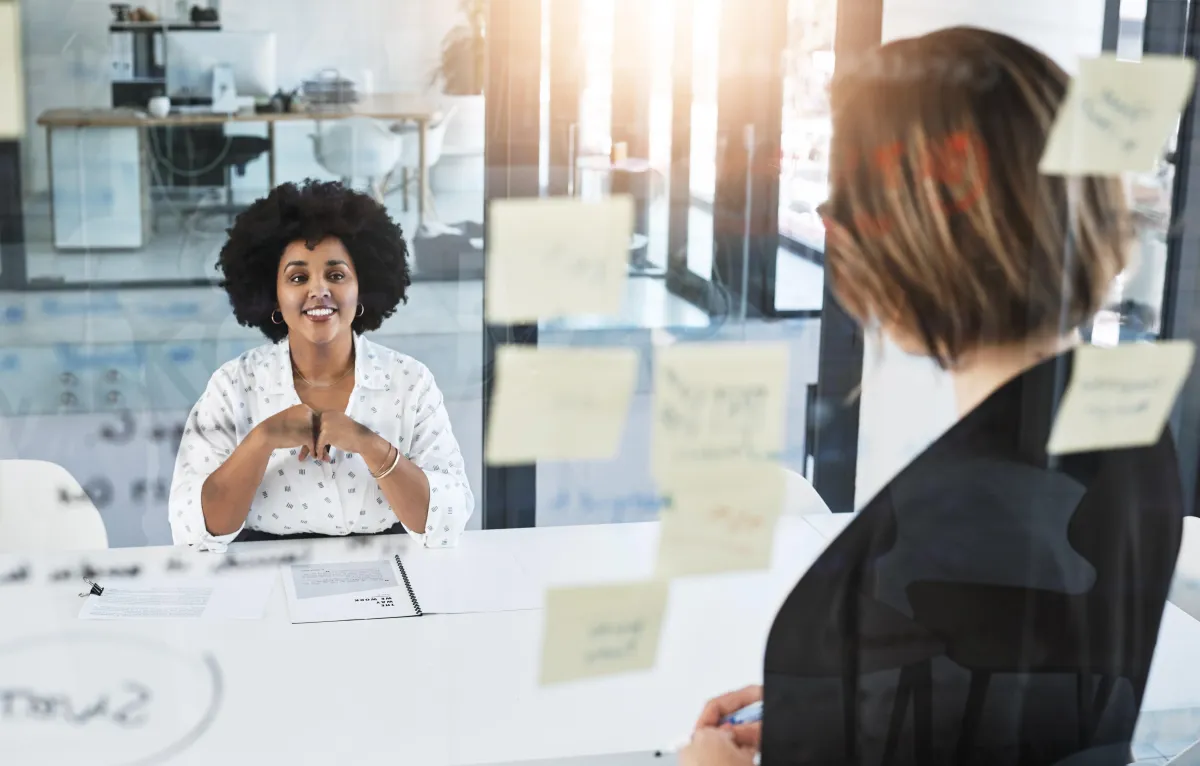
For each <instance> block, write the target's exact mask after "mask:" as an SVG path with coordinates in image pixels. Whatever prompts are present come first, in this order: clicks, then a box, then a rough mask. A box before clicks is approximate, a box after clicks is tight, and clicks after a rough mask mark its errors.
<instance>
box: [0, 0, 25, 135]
mask: <svg viewBox="0 0 1200 766" xmlns="http://www.w3.org/2000/svg"><path fill="white" fill-rule="evenodd" d="M22 83H23V78H22V77H21V18H20V16H19V10H18V5H17V3H15V2H5V1H4V0H0V139H5V138H7V139H11V138H20V137H21V135H22V134H23V133H24V132H25V91H24V88H23V87H22Z"/></svg>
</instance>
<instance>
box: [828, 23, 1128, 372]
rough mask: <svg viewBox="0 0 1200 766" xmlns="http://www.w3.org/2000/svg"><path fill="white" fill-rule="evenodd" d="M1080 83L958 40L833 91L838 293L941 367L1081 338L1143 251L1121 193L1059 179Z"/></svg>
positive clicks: (908, 50) (890, 50)
mask: <svg viewBox="0 0 1200 766" xmlns="http://www.w3.org/2000/svg"><path fill="white" fill-rule="evenodd" d="M1068 82H1069V77H1068V76H1067V74H1066V73H1065V72H1064V71H1063V70H1062V69H1061V68H1060V67H1059V66H1058V65H1057V64H1055V63H1054V62H1053V61H1052V60H1051V59H1050V58H1048V57H1047V56H1045V55H1044V54H1042V53H1040V52H1038V51H1036V50H1034V49H1033V48H1030V47H1029V46H1027V45H1025V44H1024V43H1021V42H1019V41H1017V40H1014V39H1013V38H1010V37H1007V36H1005V35H1001V34H997V33H994V32H988V31H985V30H982V29H974V28H968V27H956V28H953V29H945V30H941V31H938V32H934V33H932V34H928V35H925V36H923V37H918V38H912V39H907V40H898V41H896V42H892V43H889V44H887V45H883V46H881V47H879V48H877V49H875V50H874V51H872V52H870V53H869V54H867V55H866V57H865V58H864V59H863V60H862V61H861V62H859V64H858V65H857V66H854V67H852V68H851V70H850V71H849V72H848V73H844V74H841V75H839V77H838V78H837V79H836V80H835V82H834V84H833V87H832V102H833V142H832V147H831V169H830V187H831V188H830V198H829V201H828V202H827V203H826V204H825V206H824V207H823V208H822V214H823V216H824V218H825V223H826V229H827V232H828V247H827V253H826V258H827V259H828V262H829V270H830V275H831V278H832V287H833V289H834V292H835V294H836V295H837V296H838V298H839V300H840V301H841V303H842V304H843V305H844V306H845V308H846V309H847V310H848V311H849V312H850V313H851V314H852V315H853V316H854V317H855V318H857V319H858V320H859V321H860V322H862V323H867V322H870V321H872V320H879V321H881V322H883V323H884V324H885V325H888V326H890V327H892V328H894V329H897V330H899V331H902V332H903V333H905V334H906V335H909V336H911V337H912V338H913V339H915V340H916V341H917V342H919V343H920V344H921V345H922V347H923V348H924V349H925V351H926V352H927V353H928V354H929V356H931V357H932V358H933V359H935V360H936V361H937V362H938V363H939V364H940V365H941V366H943V367H948V366H952V365H953V364H954V362H955V361H956V360H957V359H959V358H960V357H961V356H962V354H964V353H966V352H969V351H971V350H973V349H976V348H979V347H981V346H987V345H995V344H1005V343H1016V342H1021V341H1024V340H1026V339H1029V338H1036V337H1042V336H1046V335H1051V334H1058V333H1059V332H1061V331H1068V330H1072V329H1074V328H1076V327H1078V326H1079V325H1081V324H1082V323H1084V322H1085V321H1087V320H1088V319H1089V318H1091V316H1092V315H1093V314H1095V312H1096V311H1097V310H1098V309H1099V308H1100V307H1101V304H1102V302H1103V300H1104V297H1105V295H1106V293H1107V291H1108V288H1109V285H1110V283H1111V282H1112V280H1113V278H1114V277H1115V276H1116V275H1117V274H1118V273H1120V271H1121V270H1122V269H1123V268H1124V267H1125V264H1126V261H1127V253H1128V246H1129V240H1130V224H1129V215H1128V210H1127V208H1126V203H1125V192H1124V188H1123V186H1122V184H1121V181H1120V180H1119V179H1116V178H1101V177H1095V176H1080V177H1073V178H1064V177H1055V176H1044V175H1042V174H1040V173H1039V172H1038V162H1039V160H1040V158H1041V155H1042V151H1043V149H1044V148H1045V145H1046V140H1047V138H1048V136H1049V133H1050V128H1051V125H1052V123H1053V121H1054V118H1055V115H1056V113H1057V111H1058V108H1059V106H1060V105H1061V103H1062V101H1063V99H1064V97H1065V95H1066V91H1067V85H1068Z"/></svg>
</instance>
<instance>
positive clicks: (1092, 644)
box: [907, 581, 1149, 763]
mask: <svg viewBox="0 0 1200 766" xmlns="http://www.w3.org/2000/svg"><path fill="white" fill-rule="evenodd" d="M1096 590H1098V589H1093V590H1092V591H1089V592H1088V593H1086V594H1082V595H1071V594H1066V593H1061V592H1058V591H1049V590H1041V589H1036V588H1020V587H1013V586H1007V585H983V584H977V583H961V582H928V581H926V582H914V583H912V584H911V585H909V586H908V589H907V592H908V597H909V601H910V603H911V604H912V608H913V615H914V618H915V619H916V621H917V622H919V623H920V624H922V625H923V626H925V627H926V628H928V629H929V630H931V631H932V632H933V633H934V635H936V636H937V637H938V638H939V639H941V640H942V641H944V642H945V643H946V656H947V657H949V658H950V659H951V660H953V661H954V662H955V663H957V664H958V665H959V666H961V667H962V668H964V669H966V670H967V671H969V672H970V674H971V680H970V687H969V691H968V693H967V700H966V705H965V709H964V711H963V717H962V724H961V728H960V730H959V739H958V744H957V751H956V757H955V762H956V763H970V762H971V759H972V753H973V750H974V748H975V746H976V738H977V736H978V734H979V728H980V724H981V723H982V720H983V709H984V704H985V702H986V701H987V695H988V686H989V684H990V682H991V680H992V677H993V676H995V675H999V674H1006V673H1021V674H1026V675H1039V674H1064V675H1074V676H1075V687H1076V694H1075V706H1076V710H1075V714H1076V738H1077V747H1078V751H1077V752H1080V753H1082V752H1085V751H1087V750H1089V749H1090V748H1092V747H1093V746H1094V745H1095V743H1094V741H1093V740H1094V738H1095V736H1096V734H1097V731H1098V729H1099V724H1100V721H1101V720H1102V718H1103V716H1104V712H1105V709H1106V708H1107V707H1108V704H1109V702H1110V701H1111V697H1112V693H1113V690H1114V688H1115V686H1116V682H1117V681H1118V680H1119V679H1121V678H1126V679H1128V680H1129V681H1130V682H1131V683H1138V682H1141V683H1145V676H1146V674H1147V673H1148V670H1149V652H1143V653H1137V652H1127V651H1123V649H1125V648H1126V647H1125V643H1126V642H1128V641H1131V640H1135V638H1134V636H1133V635H1132V634H1131V633H1130V632H1129V631H1126V630H1124V629H1122V625H1121V624H1120V623H1121V622H1122V621H1121V620H1119V619H1114V617H1116V616H1117V615H1118V614H1120V608H1119V607H1116V606H1114V605H1113V604H1111V603H1110V604H1107V605H1106V604H1104V603H1103V601H1105V600H1109V594H1108V593H1107V592H1103V593H1102V595H1099V596H1097V595H1096V594H1095V591H1096ZM1142 660H1144V662H1143V661H1142ZM1097 676H1099V679H1100V682H1099V684H1098V685H1094V684H1093V679H1094V678H1095V677H1097Z"/></svg>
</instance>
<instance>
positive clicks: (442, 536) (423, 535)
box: [408, 471, 470, 548]
mask: <svg viewBox="0 0 1200 766" xmlns="http://www.w3.org/2000/svg"><path fill="white" fill-rule="evenodd" d="M424 473H425V478H426V479H428V480H429V507H428V508H427V509H426V511H425V529H424V530H420V531H416V530H411V529H410V530H409V531H408V533H409V534H410V535H411V536H412V538H413V539H414V540H416V541H417V542H418V543H420V544H421V545H423V546H424V547H426V548H450V547H453V546H455V545H457V544H458V538H459V536H460V535H461V534H462V531H463V527H465V526H466V519H467V518H468V517H469V515H470V514H469V513H468V509H467V503H466V498H465V497H464V496H463V492H462V489H461V488H460V487H456V486H454V483H455V480H454V478H453V477H451V476H449V475H448V474H444V473H442V472H441V471H424Z"/></svg>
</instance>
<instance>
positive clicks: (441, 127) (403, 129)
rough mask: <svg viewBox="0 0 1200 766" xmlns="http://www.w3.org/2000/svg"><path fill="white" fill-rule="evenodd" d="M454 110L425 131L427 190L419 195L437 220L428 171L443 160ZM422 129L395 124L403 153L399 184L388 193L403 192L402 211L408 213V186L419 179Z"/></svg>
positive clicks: (411, 124) (448, 111)
mask: <svg viewBox="0 0 1200 766" xmlns="http://www.w3.org/2000/svg"><path fill="white" fill-rule="evenodd" d="M454 112H455V107H450V109H448V110H447V111H446V112H445V113H444V114H443V115H442V118H441V119H440V120H438V121H437V122H434V123H431V124H430V125H429V126H428V127H427V128H426V129H425V188H424V189H418V190H417V193H418V194H424V195H426V196H425V204H426V205H428V206H429V209H430V210H431V211H433V214H434V217H435V218H436V217H437V209H436V207H435V206H434V203H433V195H432V194H430V193H429V169H430V168H432V167H433V166H434V165H436V164H437V163H438V160H440V159H441V158H442V148H443V147H444V146H445V144H446V126H447V125H448V124H449V123H450V120H451V118H453V117H454ZM420 129H421V128H420V126H419V125H417V124H415V123H412V122H401V123H396V124H395V125H393V126H392V132H393V133H395V134H397V135H400V136H403V137H404V150H403V151H402V152H401V153H400V163H399V164H400V184H399V185H398V186H396V187H395V188H392V189H388V190H387V192H386V193H387V194H392V193H393V192H396V191H399V192H400V193H401V195H402V196H401V200H402V202H401V204H402V209H403V210H404V211H405V212H407V211H408V194H409V187H410V186H411V185H412V184H413V183H415V182H416V181H417V179H418V178H419V177H420V176H419V174H418V173H416V172H415V171H418V170H420V168H421V157H420V154H421V145H420V134H419V132H420Z"/></svg>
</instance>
